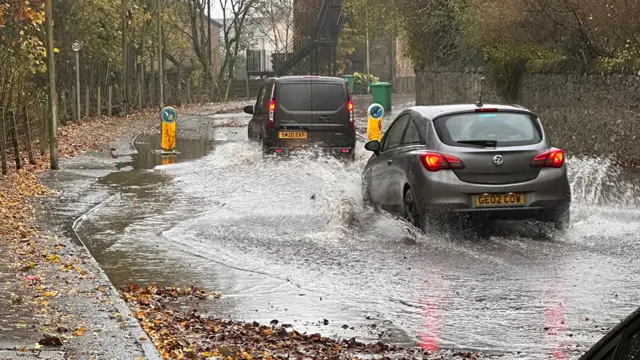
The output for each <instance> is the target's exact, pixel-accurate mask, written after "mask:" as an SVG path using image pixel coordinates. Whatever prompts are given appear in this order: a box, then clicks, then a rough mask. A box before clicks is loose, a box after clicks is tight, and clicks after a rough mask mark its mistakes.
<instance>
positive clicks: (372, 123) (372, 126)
mask: <svg viewBox="0 0 640 360" xmlns="http://www.w3.org/2000/svg"><path fill="white" fill-rule="evenodd" d="M367 113H368V114H369V119H368V121H367V140H369V141H371V140H378V141H380V139H382V115H384V108H383V107H382V105H380V104H371V105H370V106H369V109H367Z"/></svg>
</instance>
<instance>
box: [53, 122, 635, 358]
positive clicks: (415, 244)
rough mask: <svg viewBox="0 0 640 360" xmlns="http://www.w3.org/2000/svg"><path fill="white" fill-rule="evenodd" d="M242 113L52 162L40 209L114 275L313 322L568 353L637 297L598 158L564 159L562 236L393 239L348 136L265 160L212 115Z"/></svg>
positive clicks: (630, 230) (401, 336)
mask: <svg viewBox="0 0 640 360" xmlns="http://www.w3.org/2000/svg"><path fill="white" fill-rule="evenodd" d="M396 113H397V112H396ZM247 121H248V117H247V116H246V115H244V114H228V115H215V116H209V117H185V118H182V119H181V120H180V122H179V125H178V127H179V129H180V136H179V138H178V149H179V151H180V152H181V154H180V155H179V156H178V162H177V163H176V164H169V165H159V164H160V158H159V156H158V155H155V154H154V153H152V152H151V151H150V150H152V149H157V148H159V140H158V138H157V136H142V137H139V138H138V139H137V144H136V147H137V149H138V151H139V154H138V155H136V156H135V157H134V158H133V159H131V158H130V157H128V156H125V157H122V158H119V159H117V160H114V159H110V158H107V157H99V156H96V155H88V156H86V157H84V158H77V159H75V160H72V161H70V162H67V163H65V164H64V171H63V172H61V173H58V174H57V175H56V177H55V181H56V182H57V187H58V188H60V189H62V190H63V191H64V197H63V200H58V201H56V203H54V204H51V205H50V206H51V208H52V212H53V213H54V214H55V215H54V218H57V219H59V220H58V221H66V222H69V225H71V223H72V220H75V219H77V218H78V217H79V216H80V215H82V214H85V213H86V212H87V211H89V210H90V212H89V213H88V214H86V215H84V217H83V218H82V219H81V221H79V222H76V226H75V227H74V229H75V231H77V233H78V234H79V235H80V238H81V239H82V241H83V242H84V243H85V244H86V246H87V247H88V248H89V250H90V251H91V253H92V254H93V256H94V257H95V258H96V259H97V260H98V262H99V263H100V264H101V265H102V267H103V268H104V270H105V271H106V272H107V274H108V276H109V277H110V279H111V280H112V281H113V282H114V284H115V285H116V286H119V285H122V284H126V283H128V282H129V281H136V282H140V283H156V284H196V285H199V286H202V287H204V288H206V289H208V290H215V291H220V292H222V293H223V294H224V296H223V298H222V299H221V300H219V301H213V302H211V303H210V304H209V305H210V307H209V308H208V310H209V311H210V312H211V313H213V314H216V315H218V316H222V317H231V318H233V319H238V320H248V321H254V320H256V321H260V322H264V323H268V322H269V321H271V320H273V319H278V320H279V321H280V322H284V323H291V324H293V325H294V326H295V327H296V328H298V329H300V330H302V331H313V332H321V333H322V334H325V335H334V336H344V337H351V336H358V337H360V338H362V339H364V340H378V339H383V340H385V341H390V342H394V343H401V344H407V345H415V344H418V345H419V346H421V347H423V348H425V349H438V348H456V349H471V350H480V351H485V352H488V353H496V354H505V355H506V357H507V358H513V357H514V356H516V355H517V357H518V358H529V359H546V358H549V357H555V358H575V357H576V356H577V355H579V354H580V351H582V350H585V349H586V347H588V346H590V345H592V344H594V343H595V342H596V341H597V339H599V338H600V337H601V336H602V335H603V334H604V332H605V331H606V329H608V328H609V327H611V326H612V325H614V324H615V323H617V322H618V321H619V320H620V319H622V318H623V317H625V316H626V315H627V314H628V313H629V312H631V311H632V310H634V309H635V308H637V307H638V305H639V304H640V302H639V299H640V236H638V233H639V232H640V209H639V203H640V197H639V195H640V188H639V186H638V178H637V177H635V176H634V175H633V174H631V175H628V174H625V173H622V172H621V171H620V169H617V168H616V167H615V166H613V165H612V164H611V163H610V162H609V161H607V160H606V159H590V158H571V159H569V170H570V179H571V183H572V190H573V195H574V203H573V208H572V212H573V220H572V227H571V229H570V230H569V231H568V232H567V233H566V234H565V235H559V234H557V233H554V232H552V231H551V230H548V229H544V228H540V227H539V226H531V225H526V224H525V225H523V224H498V225H496V228H495V232H494V233H493V234H492V235H491V236H490V237H489V238H486V239H478V238H475V237H474V236H471V235H469V234H466V233H465V232H464V231H462V230H463V229H451V231H449V232H446V233H441V234H427V235H423V236H417V237H408V236H407V232H406V229H405V225H404V224H403V223H402V222H400V221H397V220H394V219H392V218H390V217H389V216H385V215H380V214H375V213H373V212H372V211H370V210H366V209H363V208H362V206H361V196H360V188H359V186H360V174H361V171H362V168H363V166H364V164H365V162H366V159H367V157H368V154H367V153H365V151H364V149H363V148H362V146H363V144H360V146H359V149H358V151H359V152H358V154H357V161H356V162H355V163H353V164H350V165H345V164H343V163H341V162H339V161H337V160H333V159H329V158H319V159H318V158H312V157H309V156H305V155H301V156H300V157H297V158H293V159H290V160H286V161H282V160H273V159H263V157H262V154H261V152H260V147H259V146H258V145H256V144H251V143H249V142H248V141H247V139H246V133H247V132H246V127H229V126H225V124H229V123H231V124H235V125H237V124H240V125H242V124H246V122H247ZM387 125H388V122H387ZM359 126H360V128H362V126H364V122H363V121H360V122H359ZM114 165H117V167H118V170H117V171H114V169H113V168H114ZM53 180H54V179H50V181H53ZM69 229H70V231H71V226H69ZM344 325H346V326H344Z"/></svg>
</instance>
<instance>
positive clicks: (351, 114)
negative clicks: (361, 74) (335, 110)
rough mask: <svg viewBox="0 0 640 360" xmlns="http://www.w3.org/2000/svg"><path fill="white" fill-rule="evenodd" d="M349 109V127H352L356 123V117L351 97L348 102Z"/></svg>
mask: <svg viewBox="0 0 640 360" xmlns="http://www.w3.org/2000/svg"><path fill="white" fill-rule="evenodd" d="M347 110H348V111H349V128H352V129H353V127H354V126H355V125H356V117H355V114H354V112H353V101H351V99H349V101H348V102H347Z"/></svg>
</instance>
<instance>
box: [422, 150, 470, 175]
mask: <svg viewBox="0 0 640 360" xmlns="http://www.w3.org/2000/svg"><path fill="white" fill-rule="evenodd" d="M420 162H422V166H424V168H425V169H427V170H428V171H431V172H436V171H440V170H453V169H464V164H463V163H462V161H461V160H460V159H458V158H457V157H455V156H451V155H447V154H440V153H431V152H430V153H426V154H420Z"/></svg>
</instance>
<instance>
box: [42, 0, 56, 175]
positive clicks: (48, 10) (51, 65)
mask: <svg viewBox="0 0 640 360" xmlns="http://www.w3.org/2000/svg"><path fill="white" fill-rule="evenodd" d="M52 1H53V0H45V5H44V6H45V21H46V27H47V71H48V73H49V109H51V124H50V126H49V131H50V132H49V138H50V140H49V156H50V163H51V170H58V169H59V165H58V92H57V91H56V61H55V59H54V51H53V49H54V46H53V9H52V6H53V5H52ZM40 141H42V140H40Z"/></svg>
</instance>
